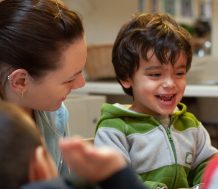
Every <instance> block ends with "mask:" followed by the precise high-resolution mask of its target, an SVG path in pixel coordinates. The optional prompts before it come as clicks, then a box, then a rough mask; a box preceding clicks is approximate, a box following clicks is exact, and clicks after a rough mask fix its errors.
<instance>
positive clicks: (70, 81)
mask: <svg viewBox="0 0 218 189" xmlns="http://www.w3.org/2000/svg"><path fill="white" fill-rule="evenodd" d="M73 81H74V79H71V80H69V81H66V82H64V83H66V84H67V83H72V82H73Z"/></svg>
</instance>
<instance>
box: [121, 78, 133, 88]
mask: <svg viewBox="0 0 218 189" xmlns="http://www.w3.org/2000/svg"><path fill="white" fill-rule="evenodd" d="M120 83H121V85H122V86H123V87H124V88H126V89H128V88H130V87H131V82H130V79H126V80H125V81H121V80H120Z"/></svg>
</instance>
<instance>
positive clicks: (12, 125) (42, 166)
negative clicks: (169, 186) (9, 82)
mask: <svg viewBox="0 0 218 189" xmlns="http://www.w3.org/2000/svg"><path fill="white" fill-rule="evenodd" d="M60 147H61V150H62V153H63V155H64V158H65V159H66V161H67V163H68V164H69V167H70V168H72V170H73V171H75V172H76V173H77V174H78V176H81V177H82V178H84V179H85V180H86V181H88V182H89V183H91V185H90V184H84V182H81V180H78V178H77V177H76V178H74V179H73V178H68V179H67V178H66V179H64V178H63V179H62V178H60V177H59V178H58V173H57V168H56V167H55V164H54V160H53V159H52V158H51V156H50V154H49V153H48V150H47V149H46V148H45V144H44V142H43V139H42V136H41V135H40V132H39V130H38V129H37V127H36V125H35V123H34V122H33V121H32V119H31V118H30V117H29V116H28V115H27V114H26V113H24V111H23V110H21V109H19V108H18V107H16V106H15V105H12V104H8V103H6V102H1V101H0V152H1V153H0V167H1V169H0V178H1V179H0V188H1V189H18V188H21V189H88V188H89V189H91V188H93V189H94V188H96V186H95V184H94V183H97V182H98V183H99V184H98V185H100V186H101V188H102V189H111V188H113V189H128V188H129V189H145V187H144V186H143V185H142V184H141V183H140V182H139V181H138V180H137V177H135V174H134V173H133V172H132V171H131V170H130V169H129V168H128V167H126V163H125V160H124V159H123V158H122V156H120V155H119V154H118V153H115V152H114V151H113V150H110V149H101V150H97V149H96V148H94V147H93V146H92V145H90V144H88V143H85V142H84V141H82V140H81V139H63V140H62V141H61V142H60ZM102 165H104V166H102ZM128 177H129V178H128ZM120 180H122V182H121V183H120Z"/></svg>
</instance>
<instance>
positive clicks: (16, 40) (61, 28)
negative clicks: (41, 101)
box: [0, 0, 84, 94]
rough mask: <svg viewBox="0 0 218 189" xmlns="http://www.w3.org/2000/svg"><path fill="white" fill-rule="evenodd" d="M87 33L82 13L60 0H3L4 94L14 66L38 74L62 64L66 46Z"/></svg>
mask: <svg viewBox="0 0 218 189" xmlns="http://www.w3.org/2000/svg"><path fill="white" fill-rule="evenodd" d="M83 34H84V29H83V25H82V22H81V19H80V18H79V16H78V15H77V14H76V13H75V12H73V11H71V10H69V9H68V8H67V7H65V6H64V5H63V4H62V3H61V1H59V0H4V1H2V2H0V94H1V90H3V87H4V86H5V82H6V79H7V76H8V75H9V74H8V72H10V71H13V70H14V69H19V68H22V69H25V70H27V71H28V73H29V74H30V75H31V76H32V77H35V78H37V77H41V76H43V75H44V74H45V73H46V71H49V70H53V69H56V68H57V67H60V66H61V64H59V59H60V57H61V52H62V50H63V49H64V48H66V47H67V46H68V45H69V44H71V43H72V42H74V41H76V40H77V39H80V38H82V37H83Z"/></svg>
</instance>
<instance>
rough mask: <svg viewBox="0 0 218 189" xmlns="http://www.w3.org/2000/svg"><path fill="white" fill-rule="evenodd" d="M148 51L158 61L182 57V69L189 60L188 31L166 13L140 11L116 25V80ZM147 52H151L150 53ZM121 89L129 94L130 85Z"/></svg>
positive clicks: (131, 71)
mask: <svg viewBox="0 0 218 189" xmlns="http://www.w3.org/2000/svg"><path fill="white" fill-rule="evenodd" d="M149 52H152V53H153V55H155V56H156V57H157V59H158V61H159V62H160V63H161V64H172V65H173V64H175V62H176V60H177V59H178V57H179V55H180V54H181V53H183V55H184V56H185V58H186V71H188V70H189V68H190V66H191V60H192V50H191V45H190V35H189V33H188V32H187V31H186V30H185V29H184V28H182V27H181V26H179V25H178V24H177V23H176V22H175V20H173V19H172V18H171V17H169V16H168V15H167V14H157V13H154V14H140V15H137V16H135V17H134V18H133V19H132V20H131V21H129V22H127V23H126V24H124V25H123V26H122V28H121V29H120V31H119V33H118V36H117V38H116V40H115V43H114V47H113V52H112V62H113V66H114V69H115V73H116V77H117V80H118V81H119V82H120V83H121V85H122V82H121V81H126V80H128V79H129V78H132V77H133V74H134V73H135V72H136V71H137V70H138V68H139V64H140V60H145V61H148V60H149V59H150V58H151V56H150V55H149ZM150 54H151V53H150ZM122 87H123V90H124V92H125V93H126V94H128V95H131V96H132V95H133V91H132V87H130V88H126V87H125V86H123V85H122Z"/></svg>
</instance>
